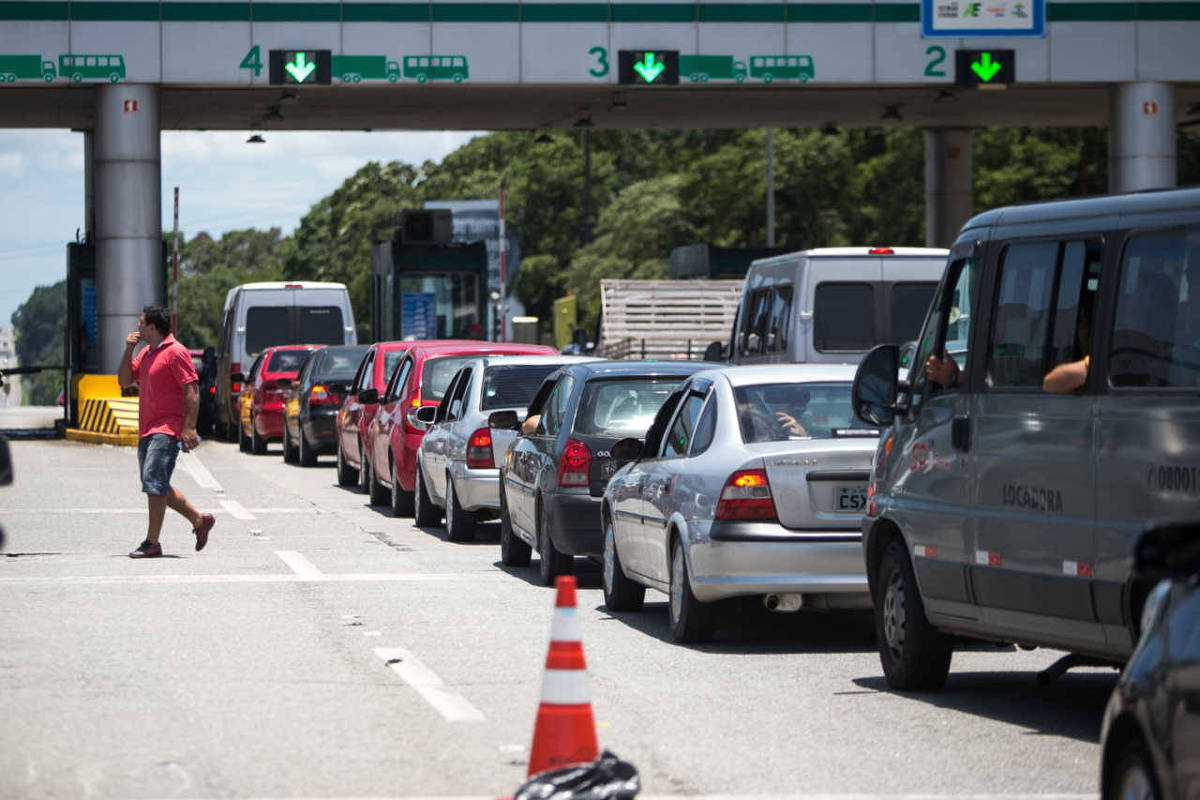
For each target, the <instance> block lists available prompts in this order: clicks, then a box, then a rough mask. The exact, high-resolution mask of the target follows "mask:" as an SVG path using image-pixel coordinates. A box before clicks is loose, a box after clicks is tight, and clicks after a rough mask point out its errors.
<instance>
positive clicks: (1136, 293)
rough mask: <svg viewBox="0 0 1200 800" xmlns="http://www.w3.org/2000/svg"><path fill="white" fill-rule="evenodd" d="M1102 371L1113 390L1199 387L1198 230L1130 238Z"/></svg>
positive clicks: (1199, 246) (1199, 268) (1199, 255)
mask: <svg viewBox="0 0 1200 800" xmlns="http://www.w3.org/2000/svg"><path fill="white" fill-rule="evenodd" d="M1108 372H1109V380H1110V381H1111V383H1112V385H1113V386H1123V387H1124V386H1129V387H1136V386H1143V387H1172V386H1173V387H1186V388H1190V389H1195V388H1196V386H1198V385H1200V231H1186V232H1183V231H1180V232H1171V233H1153V234H1146V235H1142V236H1133V237H1130V239H1129V241H1128V243H1127V244H1126V245H1125V253H1124V255H1123V257H1122V259H1121V282H1120V289H1119V292H1118V294H1117V307H1116V312H1115V314H1114V317H1113V337H1112V349H1111V352H1110V353H1109V361H1108Z"/></svg>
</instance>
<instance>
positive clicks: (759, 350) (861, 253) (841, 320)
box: [725, 247, 949, 364]
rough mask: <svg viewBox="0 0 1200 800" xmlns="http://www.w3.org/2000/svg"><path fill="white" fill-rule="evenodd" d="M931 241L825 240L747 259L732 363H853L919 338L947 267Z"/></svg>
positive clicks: (941, 252)
mask: <svg viewBox="0 0 1200 800" xmlns="http://www.w3.org/2000/svg"><path fill="white" fill-rule="evenodd" d="M948 253H949V251H948V250H944V249H941V248H932V247H826V248H821V249H816V250H802V251H800V252H798V253H787V254H785V255H781V256H772V257H770V258H760V259H758V260H756V261H754V262H752V263H751V264H750V269H749V271H748V272H747V273H746V282H745V285H744V288H743V289H742V299H741V305H740V306H739V308H738V313H737V318H736V319H735V320H734V323H733V334H732V338H731V340H730V346H729V348H728V351H727V352H726V353H725V356H726V358H727V360H729V361H732V362H733V363H734V364H766V363H771V362H800V363H816V362H832V363H843V364H844V363H857V362H858V361H859V360H861V359H862V357H863V356H864V355H865V354H866V352H867V351H868V350H870V349H871V348H872V347H874V346H875V345H877V344H882V343H891V344H901V343H904V342H908V341H911V340H913V339H916V338H917V334H918V333H919V332H920V330H921V323H922V322H924V320H925V312H926V311H927V310H928V309H929V303H930V301H931V300H932V299H933V294H934V291H936V289H937V285H938V282H939V281H940V280H941V277H942V272H943V271H944V270H945V268H946V256H947V254H948Z"/></svg>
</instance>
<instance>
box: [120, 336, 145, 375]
mask: <svg viewBox="0 0 1200 800" xmlns="http://www.w3.org/2000/svg"><path fill="white" fill-rule="evenodd" d="M140 341H142V335H141V334H140V333H138V332H137V331H133V332H132V333H127V334H126V335H125V352H124V353H122V354H121V363H120V364H119V365H117V383H119V384H121V388H122V389H128V388H129V387H130V386H133V351H134V350H136V349H137V346H138V342H140Z"/></svg>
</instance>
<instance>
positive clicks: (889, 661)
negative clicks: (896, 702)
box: [875, 539, 953, 691]
mask: <svg viewBox="0 0 1200 800" xmlns="http://www.w3.org/2000/svg"><path fill="white" fill-rule="evenodd" d="M876 575H877V576H878V577H877V581H876V595H877V596H876V598H875V638H876V641H877V642H878V645H879V660H880V661H881V662H882V664H883V674H884V676H885V677H886V678H887V682H888V685H889V686H891V687H892V688H893V689H899V690H900V691H931V690H934V689H940V688H941V687H942V685H943V684H944V683H945V682H946V676H947V675H948V674H949V673H950V656H951V655H952V653H953V648H952V647H951V645H950V638H949V637H948V636H946V635H945V634H944V633H942V632H941V631H939V630H938V629H936V628H934V627H933V626H932V625H930V624H929V620H927V619H926V618H925V605H924V603H922V602H921V595H920V593H919V591H918V590H917V580H916V575H915V573H914V572H913V567H912V561H910V560H909V558H908V551H907V549H906V547H905V545H904V541H903V540H902V539H894V540H893V541H892V542H891V543H890V544H888V546H887V549H886V550H884V553H883V558H881V559H880V561H879V569H878V571H877V572H876Z"/></svg>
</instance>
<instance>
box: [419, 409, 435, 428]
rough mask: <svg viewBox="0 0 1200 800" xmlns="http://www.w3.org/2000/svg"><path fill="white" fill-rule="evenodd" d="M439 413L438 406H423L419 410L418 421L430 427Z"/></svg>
mask: <svg viewBox="0 0 1200 800" xmlns="http://www.w3.org/2000/svg"><path fill="white" fill-rule="evenodd" d="M437 411H438V407H437V406H421V407H420V408H418V409H417V419H418V420H420V421H421V422H424V423H425V424H426V425H429V424H431V423H432V422H433V420H434V418H435V417H436V416H437Z"/></svg>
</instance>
